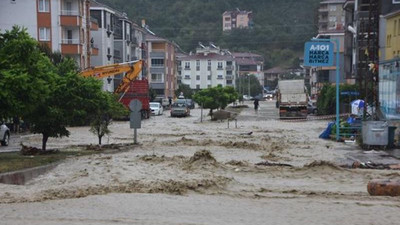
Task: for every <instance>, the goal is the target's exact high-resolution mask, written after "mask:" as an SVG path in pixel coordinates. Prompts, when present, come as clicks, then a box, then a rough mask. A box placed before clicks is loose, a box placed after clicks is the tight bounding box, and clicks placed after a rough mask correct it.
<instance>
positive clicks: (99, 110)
mask: <svg viewBox="0 0 400 225" xmlns="http://www.w3.org/2000/svg"><path fill="white" fill-rule="evenodd" d="M45 49H46V48H43V46H41V47H40V45H39V43H38V42H37V41H35V40H33V39H32V38H31V37H30V36H29V35H28V34H27V32H26V30H25V29H21V28H19V27H14V28H13V29H12V30H11V31H6V32H5V33H0V90H1V91H0V104H1V106H2V107H0V117H2V118H7V117H14V116H21V117H23V118H24V121H28V122H29V123H30V125H31V126H30V129H31V131H32V132H34V133H40V134H42V136H43V139H42V150H46V144H47V140H48V138H49V137H55V138H58V137H63V136H68V135H69V132H68V130H67V128H66V127H67V126H70V125H76V124H88V123H90V122H91V121H93V120H95V119H97V118H98V117H96V116H97V115H99V114H101V115H104V114H106V115H108V114H109V112H110V111H112V110H111V109H114V108H116V106H115V105H116V103H115V104H114V103H113V102H112V101H111V99H110V98H109V97H107V96H106V95H105V94H106V93H104V92H102V89H101V87H102V85H101V81H99V80H96V79H95V78H84V77H82V76H80V75H79V74H78V73H77V71H76V68H77V67H76V65H75V62H74V61H73V60H72V59H70V58H65V57H60V54H59V53H51V51H50V52H49V51H46V50H45ZM113 100H114V99H113ZM114 101H115V100H114ZM114 106H115V107H114ZM112 112H114V111H112ZM108 118H109V116H108Z"/></svg>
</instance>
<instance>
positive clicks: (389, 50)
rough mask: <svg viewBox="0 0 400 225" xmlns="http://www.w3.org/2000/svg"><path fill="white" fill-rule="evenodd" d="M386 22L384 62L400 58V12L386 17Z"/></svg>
mask: <svg viewBox="0 0 400 225" xmlns="http://www.w3.org/2000/svg"><path fill="white" fill-rule="evenodd" d="M384 19H385V20H386V29H385V31H386V32H385V39H386V46H385V49H384V60H390V59H394V58H399V57H400V10H398V11H394V12H391V13H389V14H387V15H384Z"/></svg>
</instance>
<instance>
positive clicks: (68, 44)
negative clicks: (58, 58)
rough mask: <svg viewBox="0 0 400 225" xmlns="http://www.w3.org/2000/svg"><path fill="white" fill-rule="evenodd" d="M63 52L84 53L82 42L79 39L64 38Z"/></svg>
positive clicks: (62, 43)
mask: <svg viewBox="0 0 400 225" xmlns="http://www.w3.org/2000/svg"><path fill="white" fill-rule="evenodd" d="M61 53H62V54H67V55H79V54H82V45H81V44H80V42H79V39H62V41H61Z"/></svg>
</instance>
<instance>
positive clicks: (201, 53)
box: [178, 44, 237, 90]
mask: <svg viewBox="0 0 400 225" xmlns="http://www.w3.org/2000/svg"><path fill="white" fill-rule="evenodd" d="M236 78H237V73H236V62H235V59H234V58H233V56H232V55H231V54H230V53H229V52H228V51H224V50H221V49H220V48H219V47H217V46H215V45H212V44H211V45H210V46H207V47H206V46H204V45H202V44H200V47H199V48H197V49H196V53H195V54H189V55H183V54H181V55H179V57H178V83H182V84H186V85H189V86H190V88H191V89H194V90H200V89H206V88H209V87H216V86H218V85H222V86H223V87H225V86H233V87H234V86H235V83H234V81H235V79H236Z"/></svg>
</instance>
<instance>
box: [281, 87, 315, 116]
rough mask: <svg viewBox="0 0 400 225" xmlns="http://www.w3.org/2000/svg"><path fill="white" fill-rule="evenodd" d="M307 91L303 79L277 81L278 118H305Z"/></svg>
mask: <svg viewBox="0 0 400 225" xmlns="http://www.w3.org/2000/svg"><path fill="white" fill-rule="evenodd" d="M307 103H308V97H307V91H306V88H305V85H304V80H280V81H278V94H277V104H276V105H277V107H278V108H279V118H280V119H306V118H307Z"/></svg>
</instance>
